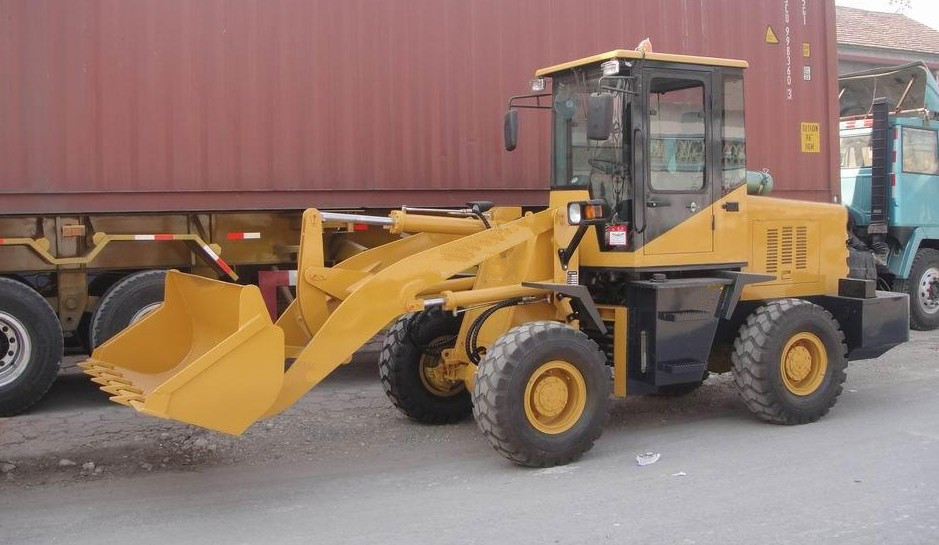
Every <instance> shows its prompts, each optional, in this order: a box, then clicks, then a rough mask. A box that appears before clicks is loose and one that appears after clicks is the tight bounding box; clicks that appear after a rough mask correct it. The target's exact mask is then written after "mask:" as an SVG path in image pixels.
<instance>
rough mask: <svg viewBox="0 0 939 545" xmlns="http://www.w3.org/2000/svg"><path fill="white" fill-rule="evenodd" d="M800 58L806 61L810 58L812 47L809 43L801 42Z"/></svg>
mask: <svg viewBox="0 0 939 545" xmlns="http://www.w3.org/2000/svg"><path fill="white" fill-rule="evenodd" d="M802 56H803V57H805V58H806V59H807V58H809V57H811V56H812V46H811V45H810V44H809V42H802Z"/></svg>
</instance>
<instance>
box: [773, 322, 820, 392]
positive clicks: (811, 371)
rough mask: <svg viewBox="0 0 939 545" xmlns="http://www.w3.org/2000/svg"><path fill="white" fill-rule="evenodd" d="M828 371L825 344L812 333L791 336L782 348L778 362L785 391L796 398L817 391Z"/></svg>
mask: <svg viewBox="0 0 939 545" xmlns="http://www.w3.org/2000/svg"><path fill="white" fill-rule="evenodd" d="M826 371H828V352H827V351H826V350H825V344H824V343H822V340H821V339H819V338H818V337H817V336H815V335H814V334H812V333H808V332H802V333H799V334H797V335H793V336H792V338H790V339H789V342H787V343H786V346H785V348H783V351H782V356H781V358H780V362H779V372H780V374H781V375H782V380H783V384H785V385H786V389H787V390H789V391H790V392H791V393H793V394H795V395H797V396H807V395H809V394H812V393H814V392H815V391H816V390H818V387H819V386H821V385H822V381H823V380H825V373H826Z"/></svg>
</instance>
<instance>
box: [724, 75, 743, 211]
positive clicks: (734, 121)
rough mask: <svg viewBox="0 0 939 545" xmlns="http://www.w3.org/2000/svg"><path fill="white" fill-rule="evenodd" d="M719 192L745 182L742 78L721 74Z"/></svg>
mask: <svg viewBox="0 0 939 545" xmlns="http://www.w3.org/2000/svg"><path fill="white" fill-rule="evenodd" d="M721 115H722V121H723V126H722V128H721V146H722V147H721V172H722V179H721V193H722V194H724V195H726V194H727V193H729V192H730V191H731V190H733V189H735V188H737V187H739V186H741V185H742V184H744V183H746V181H747V146H746V138H745V136H744V119H743V77H741V76H738V75H736V74H733V75H732V74H725V75H724V111H723V113H722V114H721Z"/></svg>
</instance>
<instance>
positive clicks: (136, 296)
mask: <svg viewBox="0 0 939 545" xmlns="http://www.w3.org/2000/svg"><path fill="white" fill-rule="evenodd" d="M165 280H166V271H143V272H138V273H134V274H132V275H129V276H127V277H125V278H123V279H121V280H120V281H118V282H117V283H116V284H114V285H113V286H111V287H110V288H109V289H108V291H106V292H104V296H103V297H102V298H101V302H100V303H99V304H98V308H97V309H95V312H94V316H93V317H92V318H91V335H90V337H91V348H92V350H94V349H95V348H97V347H99V346H101V345H102V344H104V342H105V341H107V340H108V339H110V338H111V337H113V336H114V335H117V334H118V333H120V332H121V330H123V329H124V328H125V327H127V326H129V325H130V324H132V323H134V322H136V321H137V320H140V319H141V318H143V317H144V316H146V315H147V314H149V313H150V312H152V311H154V310H155V309H156V308H157V307H158V306H160V304H161V303H162V302H163V284H164V282H165Z"/></svg>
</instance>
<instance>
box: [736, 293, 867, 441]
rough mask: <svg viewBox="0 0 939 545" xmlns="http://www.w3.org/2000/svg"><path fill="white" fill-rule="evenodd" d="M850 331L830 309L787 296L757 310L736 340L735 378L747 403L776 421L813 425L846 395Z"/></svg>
mask: <svg viewBox="0 0 939 545" xmlns="http://www.w3.org/2000/svg"><path fill="white" fill-rule="evenodd" d="M846 354H847V347H846V345H845V342H844V333H842V332H841V329H840V328H839V326H838V322H836V321H835V319H834V318H833V317H832V315H831V313H829V312H828V311H827V310H825V309H824V308H822V307H820V306H818V305H815V304H813V303H810V302H808V301H804V300H801V299H781V300H779V301H773V302H772V303H769V304H767V305H764V306H762V307H760V308H758V309H757V310H755V311H754V312H753V314H751V315H750V316H749V317H748V318H747V321H746V322H745V323H744V324H743V325H742V326H740V333H739V335H738V337H737V340H736V341H735V342H734V352H733V354H732V355H731V358H732V360H733V369H732V373H733V377H734V382H735V383H736V385H737V388H738V392H739V395H740V398H741V400H742V401H743V403H744V405H746V407H747V408H748V409H749V410H750V411H751V412H752V413H753V414H754V415H755V416H757V417H758V418H760V419H761V420H764V421H766V422H771V423H773V424H786V425H792V424H807V423H809V422H815V421H816V420H818V419H819V418H821V417H822V416H824V415H825V414H827V413H828V411H829V409H831V407H832V406H834V404H835V402H836V401H837V400H838V396H839V395H840V394H841V389H842V384H843V383H844V380H845V368H846V367H847V364H848V360H847V357H846Z"/></svg>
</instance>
